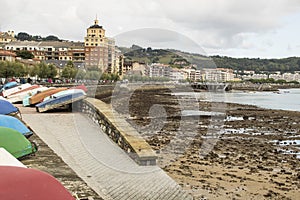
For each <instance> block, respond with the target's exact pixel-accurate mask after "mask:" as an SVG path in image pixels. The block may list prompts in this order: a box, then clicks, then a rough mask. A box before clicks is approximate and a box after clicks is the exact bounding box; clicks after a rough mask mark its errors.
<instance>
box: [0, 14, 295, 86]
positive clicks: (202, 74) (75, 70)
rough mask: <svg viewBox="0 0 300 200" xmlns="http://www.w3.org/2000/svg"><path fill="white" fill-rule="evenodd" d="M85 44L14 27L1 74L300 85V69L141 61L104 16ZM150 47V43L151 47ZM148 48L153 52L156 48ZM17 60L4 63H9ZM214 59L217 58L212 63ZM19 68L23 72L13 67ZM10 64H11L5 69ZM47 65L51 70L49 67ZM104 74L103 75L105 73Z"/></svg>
mask: <svg viewBox="0 0 300 200" xmlns="http://www.w3.org/2000/svg"><path fill="white" fill-rule="evenodd" d="M83 40H84V41H82V42H73V41H65V40H59V39H58V38H56V37H54V36H49V37H47V38H41V37H37V36H36V37H35V38H29V35H26V34H24V33H23V38H20V37H16V35H15V33H14V31H7V32H0V61H1V62H0V68H1V70H0V77H1V78H8V77H10V76H18V77H35V78H36V79H38V78H52V79H61V78H66V79H71V80H72V79H95V80H96V79H99V76H97V72H101V74H102V76H104V77H105V78H106V79H110V80H119V79H130V78H131V79H133V78H135V79H137V80H138V79H140V80H162V81H174V82H181V81H190V82H241V81H252V82H256V83H264V82H270V83H291V84H299V82H300V71H293V72H283V71H272V72H270V71H257V70H237V69H233V68H231V67H230V66H229V67H224V66H215V67H211V66H206V65H205V64H201V65H200V64H197V63H192V62H190V61H189V60H188V59H186V58H185V57H182V56H176V55H175V56H172V60H171V61H169V62H167V63H164V62H160V61H161V60H160V59H158V58H157V59H152V60H148V61H146V60H143V61H141V60H139V59H136V60H135V59H132V58H131V57H130V56H129V57H128V56H126V53H124V52H122V51H121V48H119V47H117V46H116V44H115V40H114V38H110V37H107V36H106V34H105V29H104V28H103V27H102V26H101V25H99V21H98V19H95V21H94V23H93V24H92V25H91V26H89V27H88V28H87V30H86V36H85V37H84V38H83ZM149 48H150V47H149ZM149 48H148V49H146V50H145V51H151V50H152V49H151V48H150V49H149ZM7 62H10V63H15V64H4V63H7ZM211 62H213V61H211ZM14 66H18V67H19V68H20V69H22V70H18V71H16V70H15V71H14V70H11V69H8V68H13V67H14ZM5 67H6V68H5ZM46 68H47V70H45V69H46ZM102 78H103V77H102Z"/></svg>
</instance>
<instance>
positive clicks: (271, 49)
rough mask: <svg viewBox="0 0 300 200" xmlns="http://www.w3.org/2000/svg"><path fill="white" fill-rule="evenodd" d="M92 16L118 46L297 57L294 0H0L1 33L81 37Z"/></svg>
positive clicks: (298, 4) (298, 6)
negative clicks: (12, 32) (10, 31)
mask: <svg viewBox="0 0 300 200" xmlns="http://www.w3.org/2000/svg"><path fill="white" fill-rule="evenodd" d="M96 16H97V18H98V20H99V24H100V25H102V26H103V27H104V29H105V30H106V36H108V37H113V38H115V40H116V44H117V45H119V46H131V45H132V44H137V45H140V46H142V47H148V46H151V47H153V48H176V49H179V50H183V51H189V52H193V53H201V54H205V55H222V56H231V57H253V58H258V57H259V58H283V57H290V56H300V37H299V36H300V26H299V24H300V23H299V22H300V1H299V0H251V1H249V0H146V1H141V0H109V1H108V0H106V1H104V0H52V1H49V0H47V1H46V0H27V1H25V0H1V6H0V31H8V30H14V31H15V32H16V33H18V32H27V33H29V34H32V35H41V36H48V35H55V36H58V37H59V38H62V39H66V40H72V41H83V39H84V36H85V34H86V29H87V28H88V27H89V26H90V25H92V24H93V23H94V20H95V18H96Z"/></svg>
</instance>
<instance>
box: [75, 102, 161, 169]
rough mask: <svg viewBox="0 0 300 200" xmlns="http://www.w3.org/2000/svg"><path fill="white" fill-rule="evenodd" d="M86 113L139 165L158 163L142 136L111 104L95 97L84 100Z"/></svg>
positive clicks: (83, 108)
mask: <svg viewBox="0 0 300 200" xmlns="http://www.w3.org/2000/svg"><path fill="white" fill-rule="evenodd" d="M81 111H82V112H83V113H86V114H87V115H88V116H89V117H90V118H91V119H92V120H93V121H94V122H96V123H97V124H99V126H100V127H101V128H102V130H103V131H104V132H105V133H106V134H107V135H108V136H109V137H110V138H111V139H112V140H113V141H114V142H115V143H116V144H118V145H119V147H120V148H122V149H123V150H124V151H125V152H126V153H127V154H128V155H129V156H130V157H131V158H132V159H133V160H134V161H136V162H137V163H138V164H139V165H143V166H146V165H156V159H157V155H156V154H155V153H154V151H153V150H152V148H151V147H150V145H149V144H148V143H147V142H146V141H145V140H144V139H143V138H142V136H141V135H140V134H139V133H138V132H137V131H136V130H135V129H134V128H133V127H132V126H131V125H130V124H129V123H128V122H127V121H126V120H125V119H124V118H122V117H121V116H119V115H118V114H117V113H113V111H112V108H111V107H110V105H108V104H105V103H104V102H102V101H100V100H98V99H95V98H86V99H85V100H83V101H82V105H81Z"/></svg>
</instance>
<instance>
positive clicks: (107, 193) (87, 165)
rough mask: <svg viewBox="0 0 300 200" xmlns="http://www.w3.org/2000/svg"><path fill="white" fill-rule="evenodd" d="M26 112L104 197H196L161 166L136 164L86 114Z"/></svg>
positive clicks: (32, 124) (43, 135)
mask: <svg viewBox="0 0 300 200" xmlns="http://www.w3.org/2000/svg"><path fill="white" fill-rule="evenodd" d="M22 109H28V108H21V112H22ZM22 113H23V114H22V116H23V119H24V121H25V122H26V123H27V124H28V125H29V126H30V127H31V128H32V129H33V130H34V132H35V133H36V134H37V135H38V136H39V137H40V138H41V139H42V140H43V141H44V142H45V143H46V144H47V145H48V146H49V147H50V148H51V149H52V150H53V151H54V152H55V153H56V154H57V155H59V156H60V157H61V158H62V159H63V161H64V162H65V163H66V164H68V165H69V166H70V167H71V168H72V169H73V170H74V171H75V172H76V174H77V175H78V176H79V177H81V178H82V179H83V180H84V181H85V182H86V183H87V184H88V186H89V187H91V188H92V189H93V190H94V191H95V192H96V193H98V194H99V196H101V197H102V198H104V199H180V200H181V199H192V197H191V196H190V195H189V194H187V193H186V192H185V191H183V190H182V189H181V187H180V186H179V185H178V184H177V183H176V182H175V181H174V180H173V179H171V178H170V177H169V176H168V175H167V174H166V173H165V172H164V171H163V170H162V169H160V168H159V167H158V166H139V165H138V164H136V162H134V161H133V160H132V159H131V158H130V157H129V156H128V155H127V154H126V153H125V152H124V151H123V150H122V149H120V148H119V147H118V146H117V145H116V144H115V143H113V142H112V141H111V140H110V139H109V138H108V137H107V135H106V134H104V133H103V132H102V129H100V127H99V126H98V125H97V124H95V123H94V122H93V121H92V120H90V119H89V118H88V117H87V116H86V115H84V114H81V113H62V112H57V113H37V112H32V111H28V110H27V111H25V112H22Z"/></svg>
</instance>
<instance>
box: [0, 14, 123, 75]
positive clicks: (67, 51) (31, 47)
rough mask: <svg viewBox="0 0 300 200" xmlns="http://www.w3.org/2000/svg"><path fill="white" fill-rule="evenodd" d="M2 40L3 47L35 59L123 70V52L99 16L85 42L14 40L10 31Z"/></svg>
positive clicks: (106, 69) (102, 69) (113, 71)
mask: <svg viewBox="0 0 300 200" xmlns="http://www.w3.org/2000/svg"><path fill="white" fill-rule="evenodd" d="M1 42H3V49H4V50H5V51H9V52H11V53H14V52H16V51H23V50H24V51H29V52H31V53H32V54H33V55H34V60H38V61H44V62H46V63H52V64H55V65H56V66H57V67H58V68H61V67H63V66H64V65H65V64H66V63H67V61H72V62H73V63H74V64H75V66H83V67H85V68H86V69H88V68H91V67H94V68H98V69H100V70H101V71H102V72H107V73H116V74H117V73H119V72H120V71H122V70H120V69H119V68H120V67H121V68H122V64H123V56H122V54H121V52H120V51H119V50H118V49H117V48H116V46H115V40H114V39H113V38H109V37H106V35H105V29H104V28H103V27H102V26H100V25H99V21H98V19H96V20H95V21H94V24H93V25H92V26H90V27H89V28H87V33H86V36H85V37H84V42H70V41H16V39H15V38H14V33H13V32H12V31H9V32H7V33H1V34H0V43H1ZM6 54H7V52H6ZM2 60H4V57H3V56H2Z"/></svg>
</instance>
